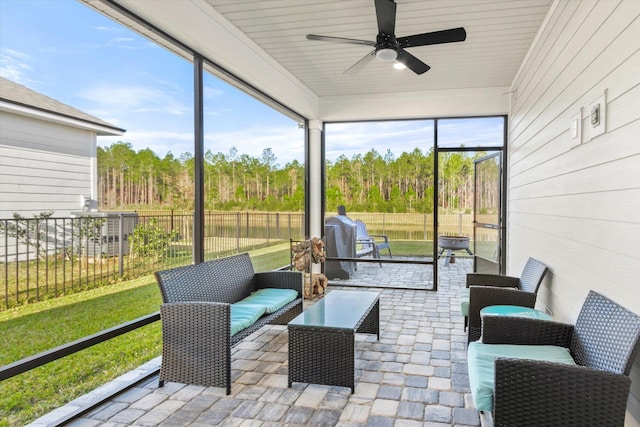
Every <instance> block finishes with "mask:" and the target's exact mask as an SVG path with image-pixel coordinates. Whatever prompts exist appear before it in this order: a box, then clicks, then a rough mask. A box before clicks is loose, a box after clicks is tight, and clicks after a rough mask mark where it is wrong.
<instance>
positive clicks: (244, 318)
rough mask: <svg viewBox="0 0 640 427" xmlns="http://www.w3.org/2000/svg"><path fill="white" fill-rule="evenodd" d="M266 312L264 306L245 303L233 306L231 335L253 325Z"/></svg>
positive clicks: (241, 302)
mask: <svg viewBox="0 0 640 427" xmlns="http://www.w3.org/2000/svg"><path fill="white" fill-rule="evenodd" d="M265 312H266V309H265V307H264V306H263V305H257V304H247V303H246V302H243V301H239V302H237V303H235V304H231V335H234V334H237V333H238V332H240V331H241V330H243V329H246V328H248V327H249V326H251V325H253V324H254V323H255V322H256V320H258V319H259V318H260V316H262V315H263V314H264V313H265Z"/></svg>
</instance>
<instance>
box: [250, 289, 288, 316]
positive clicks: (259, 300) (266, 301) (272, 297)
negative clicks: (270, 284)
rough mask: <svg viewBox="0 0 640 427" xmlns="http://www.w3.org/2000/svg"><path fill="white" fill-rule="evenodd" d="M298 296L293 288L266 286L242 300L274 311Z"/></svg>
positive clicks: (268, 310)
mask: <svg viewBox="0 0 640 427" xmlns="http://www.w3.org/2000/svg"><path fill="white" fill-rule="evenodd" d="M296 298H298V292H296V291H295V290H293V289H277V288H264V289H258V290H257V291H256V292H254V293H252V294H251V295H249V296H248V297H246V298H244V299H243V300H242V301H241V302H243V303H247V304H256V305H261V306H263V307H264V308H265V309H266V311H267V313H273V312H275V311H278V310H279V309H280V308H282V307H284V306H285V305H287V304H288V303H290V302H291V301H293V300H295V299H296Z"/></svg>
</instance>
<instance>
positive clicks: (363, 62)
mask: <svg viewBox="0 0 640 427" xmlns="http://www.w3.org/2000/svg"><path fill="white" fill-rule="evenodd" d="M375 57H376V50H375V49H373V50H372V51H371V52H369V53H368V54H366V55H365V56H364V57H362V59H361V60H359V61H358V62H356V63H355V64H353V65H352V66H351V67H349V68H347V69H346V70H344V72H343V73H342V74H356V73H357V72H358V71H360V70H361V69H362V68H364V66H365V65H367V64H368V63H369V62H371V61H373V59H374V58H375Z"/></svg>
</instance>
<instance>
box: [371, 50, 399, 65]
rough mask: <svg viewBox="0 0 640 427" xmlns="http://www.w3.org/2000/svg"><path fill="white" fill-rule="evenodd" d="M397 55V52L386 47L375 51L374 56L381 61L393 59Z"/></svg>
mask: <svg viewBox="0 0 640 427" xmlns="http://www.w3.org/2000/svg"><path fill="white" fill-rule="evenodd" d="M397 57H398V52H396V51H395V50H394V49H390V48H388V47H386V48H382V49H379V50H377V51H376V58H378V60H380V61H383V62H390V61H395V60H396V58H397Z"/></svg>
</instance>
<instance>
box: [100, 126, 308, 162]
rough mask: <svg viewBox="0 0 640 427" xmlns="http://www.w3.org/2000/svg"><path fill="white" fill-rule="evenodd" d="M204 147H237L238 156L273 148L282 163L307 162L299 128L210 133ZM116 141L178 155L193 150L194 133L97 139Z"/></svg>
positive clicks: (131, 134) (104, 142)
mask: <svg viewBox="0 0 640 427" xmlns="http://www.w3.org/2000/svg"><path fill="white" fill-rule="evenodd" d="M204 140H205V147H204V150H205V151H207V150H211V152H213V153H214V154H217V153H223V154H225V155H227V154H229V151H230V150H231V148H232V147H236V149H237V150H238V155H242V154H247V155H249V156H253V157H260V156H261V155H262V150H264V149H265V148H271V150H272V151H273V153H274V154H275V156H276V163H277V164H278V165H280V166H284V165H285V164H287V163H289V162H291V161H293V160H298V161H299V162H301V163H302V162H304V133H303V131H302V130H301V129H298V128H297V127H293V126H292V127H290V128H288V127H287V128H272V129H258V128H254V129H243V130H238V131H233V132H211V133H207V134H205V136H204ZM117 141H124V142H130V143H131V145H132V147H133V148H134V149H135V150H136V151H139V150H142V149H145V148H150V149H151V150H153V151H154V152H155V153H156V154H157V155H158V157H160V158H163V157H164V156H165V155H166V154H167V153H168V152H171V153H173V155H174V156H175V157H179V156H180V154H182V153H185V152H186V153H193V134H192V133H189V132H166V131H139V132H136V131H133V132H127V133H125V134H124V135H123V136H103V137H99V138H98V144H99V145H100V146H102V147H105V146H109V145H111V144H113V143H115V142H117Z"/></svg>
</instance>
